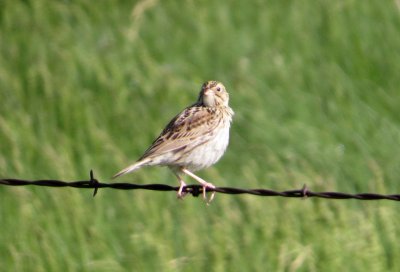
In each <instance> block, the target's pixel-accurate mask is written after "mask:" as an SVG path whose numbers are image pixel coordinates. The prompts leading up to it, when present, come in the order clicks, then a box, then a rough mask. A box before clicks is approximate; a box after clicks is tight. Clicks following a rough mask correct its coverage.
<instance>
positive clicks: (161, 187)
mask: <svg viewBox="0 0 400 272" xmlns="http://www.w3.org/2000/svg"><path fill="white" fill-rule="evenodd" d="M0 185H7V186H27V185H34V186H45V187H73V188H83V189H93V190H94V191H93V196H95V195H96V194H97V192H98V190H99V189H100V188H111V189H119V190H138V189H141V190H151V191H176V192H177V191H178V190H179V187H175V186H170V185H166V184H133V183H120V182H119V183H102V182H99V181H98V180H97V179H96V178H95V177H94V173H93V171H92V170H91V171H90V179H89V180H82V181H70V182H66V181H62V180H34V181H30V180H22V179H0ZM214 191H215V192H217V193H222V194H231V195H238V194H250V195H256V196H264V197H273V196H274V197H276V196H280V197H291V198H306V197H316V198H326V199H357V200H383V199H386V200H393V201H400V194H390V195H382V194H375V193H359V194H349V193H341V192H312V191H310V190H309V189H308V188H307V186H305V185H304V186H303V188H301V189H298V190H289V191H274V190H268V189H241V188H233V187H216V188H207V192H214ZM183 192H185V193H187V194H191V195H192V196H195V197H197V196H199V195H201V194H202V193H203V187H202V186H201V185H187V186H185V187H184V188H183Z"/></svg>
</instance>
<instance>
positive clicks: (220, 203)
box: [0, 0, 400, 271]
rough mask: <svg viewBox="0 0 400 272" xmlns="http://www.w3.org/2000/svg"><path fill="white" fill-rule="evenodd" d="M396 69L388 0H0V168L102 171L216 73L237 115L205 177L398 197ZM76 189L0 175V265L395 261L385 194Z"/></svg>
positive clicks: (353, 264) (137, 148) (328, 266)
mask: <svg viewBox="0 0 400 272" xmlns="http://www.w3.org/2000/svg"><path fill="white" fill-rule="evenodd" d="M399 71H400V3H399V1H397V0H396V1H372V0H367V1H348V0H346V1H344V0H339V1H324V0H322V1H311V0H302V1H295V0H292V1H279V0H270V1H253V2H249V1H242V0H232V1H210V0H207V1H157V0H143V1H136V2H135V1H133V2H132V1H106V0H104V1H95V2H94V1H84V0H81V1H46V0H34V1H33V0H32V1H29V0H27V1H11V0H3V1H0V178H1V177H3V178H6V177H8V178H22V179H61V180H85V179H87V178H88V175H89V174H88V172H89V170H90V169H93V170H94V171H95V174H96V176H97V178H98V179H99V180H100V181H104V182H109V181H110V178H109V177H110V176H112V175H113V174H115V172H117V171H118V170H120V169H121V168H123V167H125V166H127V165H128V164H129V163H130V162H133V161H134V160H136V159H137V158H138V157H139V156H140V155H141V154H142V152H143V151H144V150H145V149H146V148H147V146H148V145H149V144H150V143H151V141H152V140H153V139H154V137H156V136H157V135H158V133H159V132H160V130H161V129H162V128H163V126H164V125H165V124H166V123H167V122H168V121H169V119H170V118H171V117H173V116H174V115H175V114H176V113H177V112H179V111H180V110H181V109H183V108H184V107H186V106H187V105H189V104H190V103H193V102H194V101H195V99H196V98H197V95H198V91H199V89H200V86H201V84H202V83H203V82H204V81H206V80H210V79H216V80H219V81H222V82H223V83H224V84H225V85H226V87H227V89H228V90H229V92H230V94H231V102H230V103H231V106H232V108H233V109H234V110H235V112H236V115H235V119H234V123H233V127H232V130H231V143H230V146H229V149H228V151H227V153H226V154H225V156H224V157H223V159H222V160H221V161H220V162H219V163H218V164H217V165H215V166H213V167H212V168H210V169H208V170H204V171H201V172H199V175H201V176H202V177H204V178H205V179H207V180H209V181H212V182H213V183H215V184H216V185H219V186H234V187H243V188H270V189H274V190H289V189H297V188H301V187H302V186H303V184H307V185H308V187H309V188H310V189H312V190H315V191H340V192H349V193H357V192H374V193H382V194H391V193H392V194H394V193H399V182H400V155H399V150H400V147H399V143H400V92H399V86H400V79H399V78H400V77H399ZM119 181H121V182H134V183H141V184H145V183H154V182H155V183H166V184H171V185H177V182H176V180H175V177H174V176H173V175H172V174H171V173H170V172H169V171H168V170H167V169H164V168H147V169H142V170H140V171H138V172H136V173H134V174H132V175H130V176H126V177H124V178H121V179H120V180H119ZM188 181H189V180H188ZM190 183H194V182H193V181H191V182H190ZM91 194H92V192H91V191H88V190H78V189H66V188H65V189H55V188H44V187H42V188H39V187H18V188H16V187H5V186H1V187H0V256H1V260H0V270H1V271H399V270H400V258H399V256H400V246H399V242H398V239H399V236H400V217H399V209H400V206H399V204H398V203H395V202H390V201H373V202H372V201H371V202H362V201H356V200H327V199H305V200H301V199H284V198H260V197H255V196H246V195H242V196H229V195H217V196H216V199H215V201H214V202H213V203H212V204H211V205H210V206H206V205H205V204H204V202H203V201H202V200H201V199H200V198H192V197H187V198H186V199H185V200H184V201H178V200H177V199H176V196H175V194H174V193H158V192H149V191H117V190H107V189H104V190H100V192H99V194H98V195H97V196H96V197H95V198H92V196H91Z"/></svg>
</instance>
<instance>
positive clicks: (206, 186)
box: [203, 182, 215, 205]
mask: <svg viewBox="0 0 400 272" xmlns="http://www.w3.org/2000/svg"><path fill="white" fill-rule="evenodd" d="M207 188H211V189H215V186H214V184H212V183H208V182H207V183H205V184H203V199H204V200H205V201H206V203H207V205H210V203H211V201H213V199H214V197H215V191H212V192H211V196H210V198H208V199H207V195H206V193H207Z"/></svg>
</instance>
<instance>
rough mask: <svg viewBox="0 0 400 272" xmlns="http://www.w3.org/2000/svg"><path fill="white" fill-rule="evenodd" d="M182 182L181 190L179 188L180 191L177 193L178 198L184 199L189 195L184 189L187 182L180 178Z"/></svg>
mask: <svg viewBox="0 0 400 272" xmlns="http://www.w3.org/2000/svg"><path fill="white" fill-rule="evenodd" d="M180 183H181V185H180V186H179V190H178V193H177V194H176V196H177V198H178V199H183V198H184V197H185V196H186V195H187V192H185V191H183V189H184V188H185V186H186V183H185V182H183V180H180Z"/></svg>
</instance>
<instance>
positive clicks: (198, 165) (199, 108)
mask: <svg viewBox="0 0 400 272" xmlns="http://www.w3.org/2000/svg"><path fill="white" fill-rule="evenodd" d="M228 102H229V95H228V93H227V91H226V90H225V87H224V86H223V85H222V83H220V82H217V81H208V82H206V83H204V84H203V86H202V88H201V91H200V94H199V98H198V100H197V102H196V103H195V104H193V105H191V106H190V107H187V108H186V109H184V110H183V111H182V112H181V113H179V114H178V115H177V116H175V117H174V118H173V119H172V120H171V121H170V122H169V123H168V125H167V126H166V127H165V129H164V130H163V131H162V132H161V134H160V136H158V138H157V139H156V140H155V141H154V142H153V144H152V145H151V146H150V147H149V148H148V149H147V150H146V151H145V153H144V154H143V155H142V157H140V158H139V160H138V161H137V162H136V163H134V164H132V165H130V166H128V167H127V168H125V169H123V170H121V171H120V172H118V173H117V174H116V175H115V176H114V178H115V177H118V176H121V175H124V174H127V173H129V172H132V171H135V170H137V169H139V168H141V167H143V166H154V165H160V166H168V167H169V168H170V169H171V170H172V171H173V172H174V173H175V175H176V176H177V178H178V179H179V182H180V189H179V191H178V197H180V198H181V197H183V193H182V189H183V187H184V186H185V183H184V181H183V180H182V178H181V174H182V173H185V174H187V175H189V176H191V177H192V178H194V179H196V180H197V181H199V182H200V183H201V184H202V185H203V192H204V193H205V191H206V188H207V187H208V188H214V185H212V184H211V183H208V182H206V181H204V180H203V179H201V178H199V177H198V176H196V175H194V174H193V173H192V172H194V171H197V170H200V169H204V168H207V167H209V166H211V165H213V164H214V163H216V162H217V161H218V160H219V159H220V158H221V157H222V155H223V154H224V152H225V150H226V148H227V146H228V142H229V129H230V123H231V122H232V116H233V111H232V109H231V108H230V107H229V106H228ZM204 195H205V194H204ZM211 199H212V197H211Z"/></svg>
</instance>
